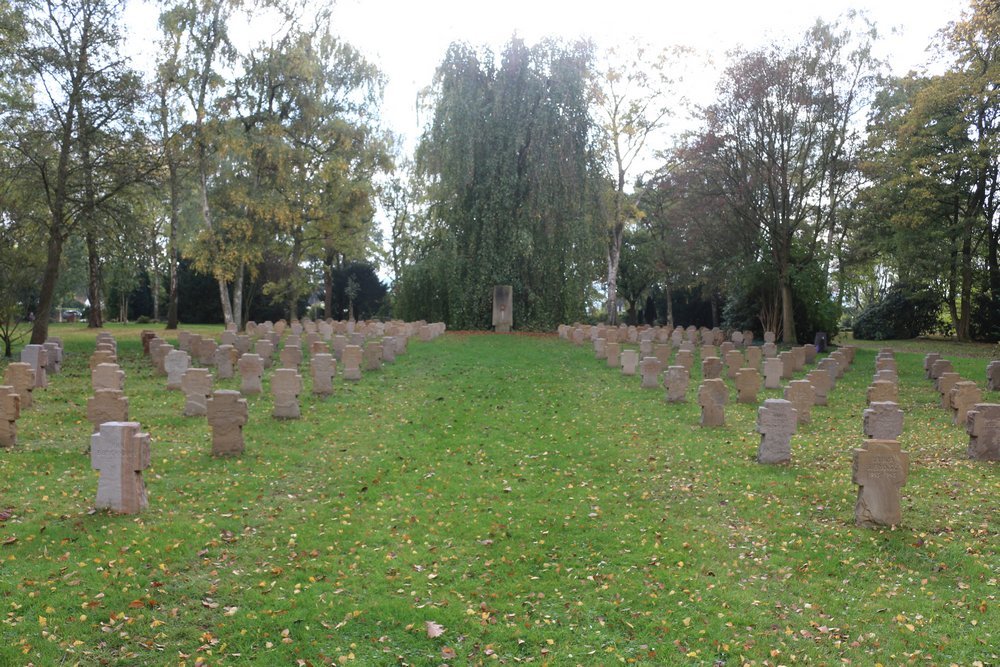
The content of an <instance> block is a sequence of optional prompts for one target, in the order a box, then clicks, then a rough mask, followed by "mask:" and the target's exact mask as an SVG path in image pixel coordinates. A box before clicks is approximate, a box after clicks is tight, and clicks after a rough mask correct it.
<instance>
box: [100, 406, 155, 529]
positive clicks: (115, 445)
mask: <svg viewBox="0 0 1000 667" xmlns="http://www.w3.org/2000/svg"><path fill="white" fill-rule="evenodd" d="M139 429H140V426H139V424H138V422H127V421H125V422H122V421H113V422H106V423H104V424H101V430H100V432H99V433H95V434H94V435H92V436H91V437H90V464H91V467H93V468H94V469H95V470H99V471H100V473H101V476H100V479H99V480H98V482H97V500H96V502H95V506H96V507H97V509H109V510H111V511H112V512H118V513H120V514H136V513H138V512H140V511H142V510H143V509H144V508H145V507H146V506H147V504H148V501H147V500H146V485H145V483H144V482H143V479H142V471H143V470H145V469H146V468H148V467H149V463H150V452H149V434H148V433H141V432H140V431H139Z"/></svg>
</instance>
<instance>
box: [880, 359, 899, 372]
mask: <svg viewBox="0 0 1000 667" xmlns="http://www.w3.org/2000/svg"><path fill="white" fill-rule="evenodd" d="M884 370H889V371H896V372H898V369H897V368H896V360H895V359H892V358H888V357H879V358H876V359H875V371H876V372H877V371H884Z"/></svg>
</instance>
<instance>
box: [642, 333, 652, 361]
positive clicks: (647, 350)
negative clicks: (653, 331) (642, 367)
mask: <svg viewBox="0 0 1000 667" xmlns="http://www.w3.org/2000/svg"><path fill="white" fill-rule="evenodd" d="M639 355H640V356H642V358H643V359H645V358H646V357H651V356H653V341H651V340H649V339H646V338H643V339H642V340H640V341H639Z"/></svg>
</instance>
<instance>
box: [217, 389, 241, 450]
mask: <svg viewBox="0 0 1000 667" xmlns="http://www.w3.org/2000/svg"><path fill="white" fill-rule="evenodd" d="M249 415H250V410H249V408H248V407H247V401H246V399H245V398H243V397H242V396H241V395H240V392H238V391H232V390H231V389H217V390H216V391H214V392H212V397H211V398H209V399H208V425H209V426H210V427H211V428H212V456H239V455H241V454H242V453H243V450H244V447H245V445H244V442H243V427H244V426H245V425H246V423H247V420H248V419H249Z"/></svg>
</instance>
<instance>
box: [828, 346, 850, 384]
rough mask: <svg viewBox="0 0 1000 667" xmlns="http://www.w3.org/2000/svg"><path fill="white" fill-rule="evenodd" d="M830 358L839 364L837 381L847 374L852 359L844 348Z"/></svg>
mask: <svg viewBox="0 0 1000 667" xmlns="http://www.w3.org/2000/svg"><path fill="white" fill-rule="evenodd" d="M828 358H829V359H833V360H834V361H836V362H837V373H836V375H837V379H839V378H842V377H844V373H846V372H847V367H848V366H850V364H851V362H850V357H849V356H848V354H847V352H845V351H844V348H841V349H839V350H834V351H833V352H832V353H831V354H830V356H829V357H828Z"/></svg>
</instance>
